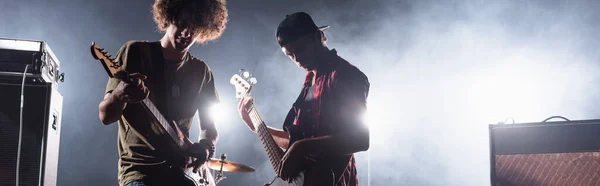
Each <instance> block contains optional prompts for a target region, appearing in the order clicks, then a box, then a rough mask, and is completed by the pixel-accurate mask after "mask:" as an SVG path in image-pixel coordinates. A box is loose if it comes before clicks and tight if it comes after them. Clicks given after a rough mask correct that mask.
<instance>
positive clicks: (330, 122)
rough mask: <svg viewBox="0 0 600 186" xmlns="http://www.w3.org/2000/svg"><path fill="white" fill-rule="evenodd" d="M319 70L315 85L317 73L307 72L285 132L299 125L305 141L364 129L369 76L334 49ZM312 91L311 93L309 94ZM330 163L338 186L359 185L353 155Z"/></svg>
mask: <svg viewBox="0 0 600 186" xmlns="http://www.w3.org/2000/svg"><path fill="white" fill-rule="evenodd" d="M317 71H318V72H317V74H316V78H315V82H314V85H313V83H312V80H313V77H314V76H315V74H314V73H313V72H308V73H307V75H306V78H305V80H304V85H303V86H302V91H301V93H300V95H299V97H298V99H297V100H296V102H295V103H294V105H293V107H292V108H291V109H290V111H289V113H288V116H287V118H286V121H285V122H284V127H283V128H284V130H285V131H286V132H287V130H286V126H288V125H296V126H297V127H298V128H299V129H300V130H301V131H302V132H303V133H304V135H305V138H312V137H319V136H325V135H330V134H334V133H336V132H338V131H340V130H342V129H344V128H355V127H365V125H364V124H363V123H362V119H361V116H362V115H363V114H364V112H365V111H366V99H367V97H368V93H369V86H370V84H369V81H368V78H367V76H366V75H365V74H364V73H362V72H361V71H360V70H359V69H358V68H356V67H355V66H353V65H352V64H350V63H349V62H348V61H346V60H344V59H343V58H341V57H340V56H338V55H337V51H335V49H333V50H331V51H330V52H329V53H328V55H327V56H326V57H324V58H323V60H322V61H321V66H320V67H319V68H318V70H317ZM311 85H312V86H311ZM311 88H313V90H312V91H311V92H312V94H309V89H311ZM307 95H308V96H310V97H307ZM365 130H366V129H365ZM342 135H343V134H342ZM327 162H328V163H331V168H332V169H333V172H334V174H335V178H336V179H337V180H336V186H357V185H358V175H357V171H356V162H355V158H354V155H353V154H346V155H339V156H336V157H335V158H332V159H328V160H327Z"/></svg>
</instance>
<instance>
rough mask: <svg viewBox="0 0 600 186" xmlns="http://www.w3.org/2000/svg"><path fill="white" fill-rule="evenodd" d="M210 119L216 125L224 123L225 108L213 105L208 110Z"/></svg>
mask: <svg viewBox="0 0 600 186" xmlns="http://www.w3.org/2000/svg"><path fill="white" fill-rule="evenodd" d="M209 112H210V117H211V118H212V119H213V120H214V121H215V122H217V123H220V122H223V121H225V108H223V106H222V105H221V104H220V103H216V104H213V105H212V106H210V108H209Z"/></svg>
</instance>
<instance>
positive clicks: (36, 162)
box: [0, 78, 63, 186]
mask: <svg viewBox="0 0 600 186" xmlns="http://www.w3.org/2000/svg"><path fill="white" fill-rule="evenodd" d="M22 99H23V112H22V127H23V128H22V138H21V153H20V165H19V185H45V186H51V185H52V186H53V185H56V177H57V168H58V149H59V142H60V128H61V116H62V102H63V97H62V95H61V94H60V93H59V92H58V91H57V89H55V87H53V86H52V84H49V83H41V82H37V83H35V82H33V81H28V82H27V83H26V84H25V87H24V96H23V98H22ZM20 105H21V82H20V81H13V80H9V79H1V78H0V142H1V143H2V144H1V145H0V185H2V186H4V185H15V184H16V170H17V150H18V143H19V126H20V114H21V112H20Z"/></svg>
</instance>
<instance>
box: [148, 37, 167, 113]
mask: <svg viewBox="0 0 600 186" xmlns="http://www.w3.org/2000/svg"><path fill="white" fill-rule="evenodd" d="M151 48H152V49H151V52H150V53H151V57H152V60H151V61H152V71H153V76H152V82H153V83H154V87H155V88H154V90H152V91H154V93H155V94H154V96H155V97H154V98H155V99H156V102H157V103H156V104H155V105H156V107H158V109H159V110H166V112H163V113H164V114H163V116H164V117H165V119H167V120H170V119H169V118H171V113H170V112H169V110H170V109H169V108H168V107H169V105H168V102H167V96H166V92H167V91H166V90H167V87H168V86H167V85H166V81H165V79H166V78H165V77H166V71H165V69H166V65H165V59H164V57H163V55H162V47H161V46H160V43H159V42H156V43H155V44H154V45H152V47H151Z"/></svg>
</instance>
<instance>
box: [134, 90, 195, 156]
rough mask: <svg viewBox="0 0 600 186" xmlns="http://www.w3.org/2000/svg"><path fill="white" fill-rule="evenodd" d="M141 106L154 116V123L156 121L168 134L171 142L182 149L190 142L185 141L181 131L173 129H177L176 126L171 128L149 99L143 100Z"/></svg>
mask: <svg viewBox="0 0 600 186" xmlns="http://www.w3.org/2000/svg"><path fill="white" fill-rule="evenodd" d="M142 105H143V106H144V107H145V108H146V109H147V110H148V111H150V113H152V116H154V118H155V119H156V121H158V123H160V125H161V126H162V128H163V129H164V130H165V131H166V132H167V133H168V134H169V136H170V137H171V138H172V139H173V141H174V142H175V143H176V144H177V146H179V147H181V148H183V147H185V145H186V142H188V143H189V142H191V141H189V139H187V138H186V137H185V136H184V135H183V133H181V131H180V130H179V129H178V128H174V127H177V126H175V125H176V124H173V126H171V124H170V122H168V121H167V119H166V118H165V117H164V116H163V115H162V114H161V113H160V111H159V110H158V108H156V106H154V103H152V101H150V99H148V98H146V99H144V100H143V101H142Z"/></svg>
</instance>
